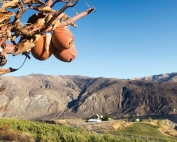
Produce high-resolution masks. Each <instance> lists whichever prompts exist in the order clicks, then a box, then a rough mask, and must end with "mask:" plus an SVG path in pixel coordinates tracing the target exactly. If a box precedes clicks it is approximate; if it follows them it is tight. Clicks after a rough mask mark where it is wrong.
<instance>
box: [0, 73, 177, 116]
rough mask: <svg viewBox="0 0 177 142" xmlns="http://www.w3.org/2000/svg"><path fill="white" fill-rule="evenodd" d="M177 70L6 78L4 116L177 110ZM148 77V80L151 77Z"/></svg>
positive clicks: (0, 108)
mask: <svg viewBox="0 0 177 142" xmlns="http://www.w3.org/2000/svg"><path fill="white" fill-rule="evenodd" d="M176 76H177V73H176V74H175V73H172V74H166V75H157V76H152V77H144V78H141V79H136V80H120V79H114V78H91V77H83V76H52V75H42V74H31V75H28V76H20V77H2V80H1V82H0V84H1V85H6V89H5V91H4V92H3V91H1V94H0V117H15V118H23V119H44V118H58V117H59V116H60V114H61V113H62V112H63V111H64V110H66V112H65V113H64V117H88V116H91V115H93V114H97V113H98V114H105V113H107V114H112V115H113V116H122V115H146V114H164V113H177V83H176V82H175V81H176ZM147 78H148V80H147Z"/></svg>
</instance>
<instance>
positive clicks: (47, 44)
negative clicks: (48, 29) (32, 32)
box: [45, 34, 52, 54]
mask: <svg viewBox="0 0 177 142" xmlns="http://www.w3.org/2000/svg"><path fill="white" fill-rule="evenodd" d="M51 38H52V36H51V34H46V39H45V50H46V52H47V54H49V46H50V42H51Z"/></svg>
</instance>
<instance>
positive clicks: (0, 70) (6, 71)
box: [0, 68, 11, 75]
mask: <svg viewBox="0 0 177 142" xmlns="http://www.w3.org/2000/svg"><path fill="white" fill-rule="evenodd" d="M9 72H11V69H10V68H9V69H2V68H0V75H3V74H6V73H9Z"/></svg>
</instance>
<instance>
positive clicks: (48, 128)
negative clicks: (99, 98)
mask: <svg viewBox="0 0 177 142" xmlns="http://www.w3.org/2000/svg"><path fill="white" fill-rule="evenodd" d="M123 134H131V135H136V136H131V137H127V136H124V135H123ZM150 135H151V136H154V137H155V138H163V137H164V136H163V135H162V134H161V133H160V132H158V131H157V129H156V128H154V127H152V126H150V125H148V124H143V123H134V124H133V125H132V126H129V127H127V128H125V129H122V130H119V131H117V133H116V135H115V134H108V133H107V134H97V133H93V132H92V133H91V132H88V131H86V130H84V129H80V128H74V127H68V126H63V125H58V124H47V123H42V122H34V121H27V120H15V119H0V142H1V140H2V141H4V140H8V141H13V140H14V141H24V142H34V141H35V142H146V141H147V142H150V140H149V139H147V140H146V139H144V138H143V139H141V138H140V137H141V136H150ZM138 136H139V137H138ZM164 138H165V137H164ZM152 141H154V140H152Z"/></svg>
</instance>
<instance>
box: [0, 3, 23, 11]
mask: <svg viewBox="0 0 177 142" xmlns="http://www.w3.org/2000/svg"><path fill="white" fill-rule="evenodd" d="M19 1H20V0H13V1H4V2H3V4H2V6H1V8H0V11H4V10H5V9H6V8H12V7H14V6H18V5H17V3H18V2H19Z"/></svg>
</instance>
